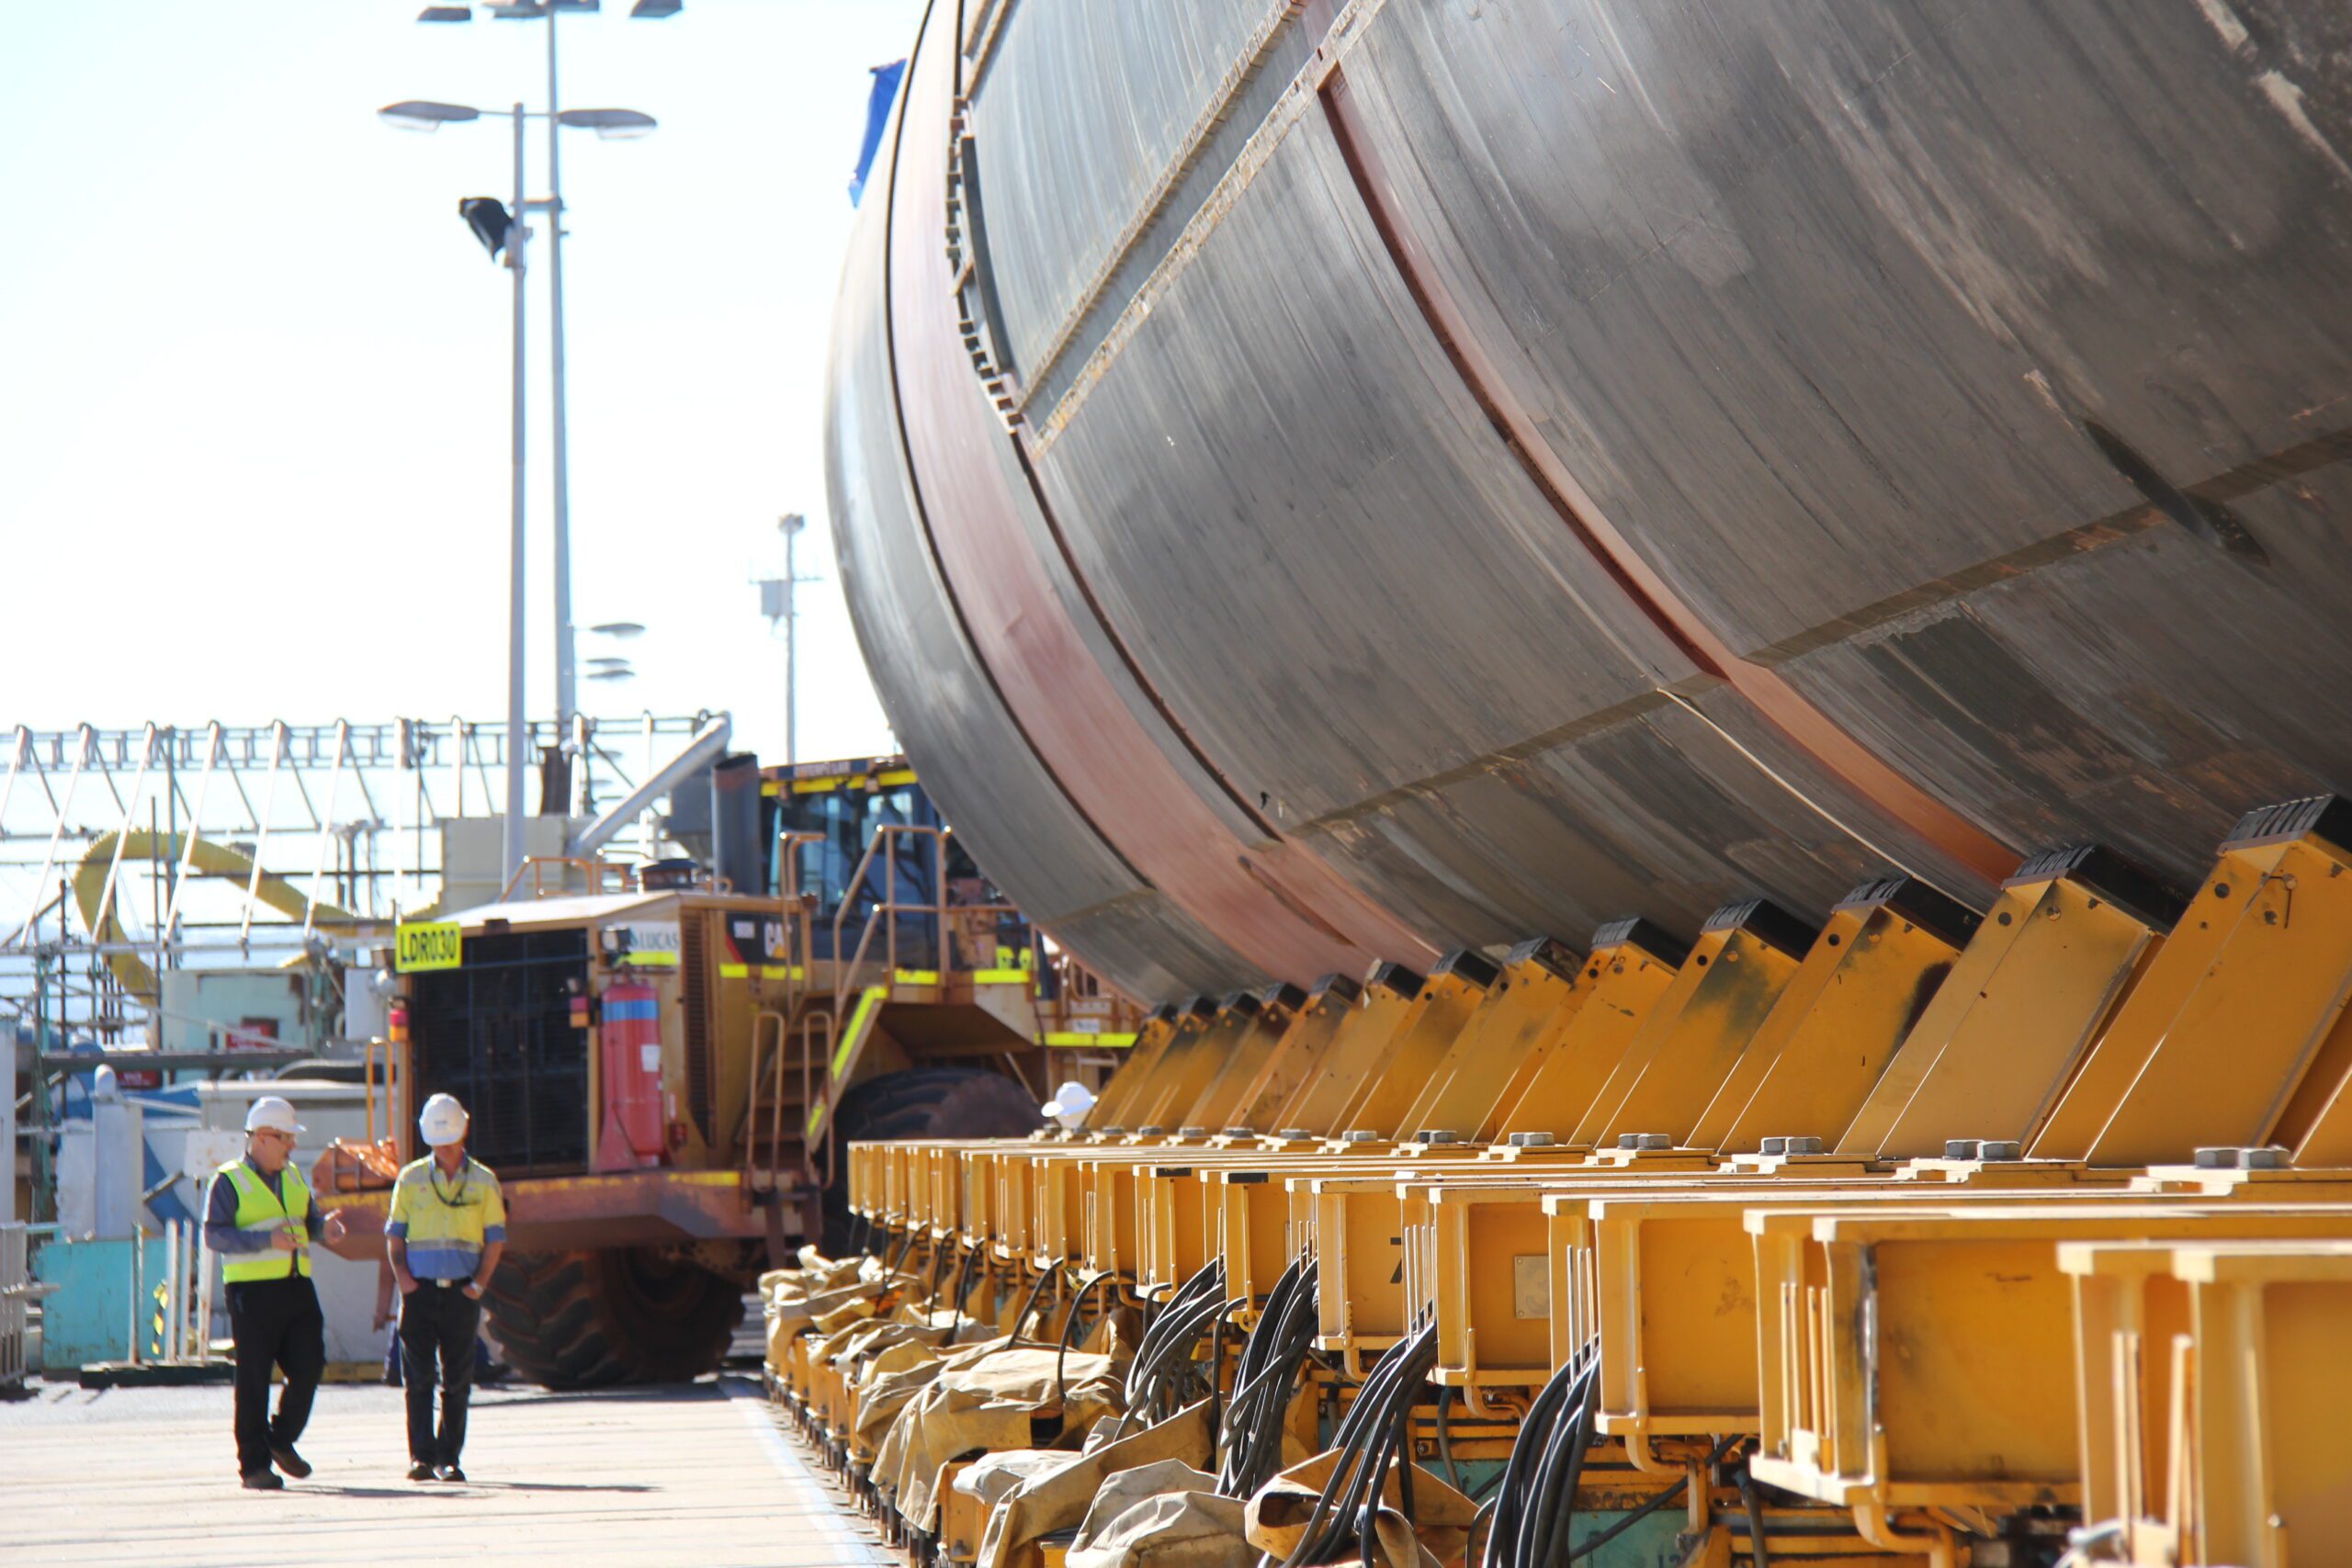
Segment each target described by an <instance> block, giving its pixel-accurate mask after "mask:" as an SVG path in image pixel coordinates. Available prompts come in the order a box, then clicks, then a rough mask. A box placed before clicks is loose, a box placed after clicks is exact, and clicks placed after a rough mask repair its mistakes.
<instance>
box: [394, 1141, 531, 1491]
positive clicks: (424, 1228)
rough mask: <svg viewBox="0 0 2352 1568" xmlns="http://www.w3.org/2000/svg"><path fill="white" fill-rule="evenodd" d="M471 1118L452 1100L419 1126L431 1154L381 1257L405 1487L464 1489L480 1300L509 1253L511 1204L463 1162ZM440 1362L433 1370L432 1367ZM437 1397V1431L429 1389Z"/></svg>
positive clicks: (407, 1188)
mask: <svg viewBox="0 0 2352 1568" xmlns="http://www.w3.org/2000/svg"><path fill="white" fill-rule="evenodd" d="M466 1122H467V1117H466V1109H465V1107H464V1106H462V1105H459V1104H458V1102H457V1100H455V1099H453V1098H451V1097H450V1096H448V1095H446V1094H436V1095H435V1096H434V1097H433V1098H432V1099H430V1100H426V1101H425V1102H424V1111H423V1112H422V1113H421V1114H420V1115H419V1116H418V1117H417V1119H416V1128H417V1131H418V1132H419V1133H420V1134H423V1135H424V1142H425V1144H426V1145H427V1146H428V1147H429V1148H431V1149H432V1151H433V1152H432V1153H431V1154H429V1155H427V1156H424V1158H423V1159H420V1160H412V1161H410V1162H409V1163H408V1164H407V1165H404V1166H402V1167H401V1175H400V1182H399V1184H398V1185H397V1186H395V1187H394V1188H393V1189H392V1212H391V1215H390V1218H389V1219H387V1220H386V1221H385V1222H384V1235H385V1236H386V1237H387V1238H388V1239H387V1240H386V1242H385V1244H384V1245H385V1250H386V1251H388V1252H389V1253H390V1255H391V1259H392V1275H393V1277H394V1278H395V1279H397V1280H399V1281H400V1287H401V1327H400V1340H401V1381H402V1382H405V1383H406V1384H407V1385H408V1456H409V1471H408V1478H409V1479H410V1480H411V1481H434V1480H440V1481H458V1482H462V1481H463V1480H465V1478H466V1472H464V1471H462V1470H460V1469H459V1468H458V1450H461V1449H463V1448H464V1447H465V1446H466V1399H467V1396H468V1394H469V1393H471V1392H472V1389H473V1382H474V1335H475V1334H476V1333H477V1332H478V1331H479V1330H480V1329H481V1294H482V1292H483V1291H484V1290H486V1289H487V1288H488V1287H489V1285H490V1277H491V1276H492V1274H494V1273H496V1272H497V1271H498V1258H499V1255H500V1254H501V1253H503V1252H504V1251H505V1250H506V1204H505V1201H504V1200H503V1198H501V1197H500V1196H499V1191H498V1178H497V1177H496V1176H494V1175H492V1174H491V1169H490V1168H489V1167H488V1166H486V1165H484V1164H482V1163H481V1161H480V1160H477V1159H473V1158H471V1157H469V1156H468V1155H467V1154H466ZM435 1362H438V1363H439V1365H438V1368H437V1370H436V1368H435ZM436 1382H437V1383H439V1384H440V1387H441V1428H440V1430H439V1431H438V1432H435V1430H434V1427H433V1388H434V1385H435V1383H436Z"/></svg>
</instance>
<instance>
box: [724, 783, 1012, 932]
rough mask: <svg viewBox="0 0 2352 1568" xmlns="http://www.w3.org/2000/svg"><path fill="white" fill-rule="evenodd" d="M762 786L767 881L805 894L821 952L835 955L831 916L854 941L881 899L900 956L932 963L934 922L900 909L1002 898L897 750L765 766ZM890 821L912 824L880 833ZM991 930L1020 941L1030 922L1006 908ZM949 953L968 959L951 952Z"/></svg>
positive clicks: (897, 824) (891, 825) (896, 824)
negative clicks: (1004, 918)
mask: <svg viewBox="0 0 2352 1568" xmlns="http://www.w3.org/2000/svg"><path fill="white" fill-rule="evenodd" d="M760 793H761V797H762V798H761V806H762V811H763V824H764V827H765V829H766V833H767V839H768V842H769V844H770V845H771V846H772V849H771V852H770V861H769V866H768V882H769V886H772V887H775V888H779V889H784V888H792V889H797V892H798V893H799V894H800V895H801V896H802V897H805V898H807V899H808V900H809V906H810V912H811V915H812V920H811V925H810V930H809V942H810V948H811V951H812V953H813V955H814V956H815V957H816V958H818V959H820V960H823V959H830V958H833V957H835V956H836V954H835V953H834V941H835V937H834V931H835V923H836V919H837V918H838V919H839V926H840V945H841V946H842V948H843V949H845V950H854V948H855V946H856V944H857V941H858V938H859V936H860V934H861V932H862V931H864V930H865V924H866V921H867V919H868V918H869V916H870V915H871V914H872V912H873V910H874V909H875V908H876V906H878V905H881V904H884V903H888V904H893V905H896V906H898V908H899V911H901V912H899V913H896V914H894V915H891V916H889V917H887V918H888V919H891V920H892V921H893V922H894V923H895V924H896V926H897V928H898V952H899V956H900V962H901V964H914V965H917V966H921V967H926V968H932V967H937V966H938V965H939V964H940V962H941V954H939V953H938V952H937V951H936V950H937V946H938V940H939V939H938V935H937V931H936V926H937V922H936V921H934V920H932V919H928V918H926V917H923V916H921V915H917V914H914V913H911V912H907V911H912V910H915V909H928V908H935V907H937V906H939V905H942V904H946V905H950V906H955V905H964V906H977V905H988V904H996V903H1001V902H1002V897H1001V895H1000V894H999V893H998V892H997V890H996V889H995V887H994V886H991V885H989V882H988V880H987V879H986V878H985V877H984V876H982V875H981V874H980V871H979V868H978V866H976V865H974V864H973V863H972V858H971V856H970V855H968V854H967V853H966V852H964V849H963V846H962V845H961V844H960V843H959V842H958V841H957V840H956V838H955V836H954V835H952V834H947V835H945V836H944V839H943V838H942V837H941V836H940V835H941V830H942V829H944V827H945V825H946V824H945V821H944V818H942V817H941V816H940V812H939V807H937V806H935V805H934V804H933V802H932V798H931V796H930V795H928V794H927V793H925V792H924V790H923V787H922V784H921V783H920V782H919V781H918V780H917V779H916V777H915V772H914V769H913V768H912V767H910V766H909V765H908V763H907V760H906V759H905V758H903V757H866V758H858V759H854V760H851V761H834V762H802V763H798V764H797V765H793V766H788V767H778V768H771V769H769V770H767V771H766V773H765V775H764V777H763V780H762V784H761V790H760ZM888 829H917V830H919V831H917V832H914V833H891V834H889V835H888V840H887V841H886V840H885V834H886V831H887V830H888ZM943 843H944V856H943V853H942V849H941V846H942V844H943ZM943 859H944V864H943V863H942V861H943ZM943 882H944V887H943ZM943 895H944V896H943ZM1012 926H1017V927H1018V928H1019V929H1018V930H1017V931H1016V930H1012V929H1010V927H1012ZM997 939H998V941H999V942H1000V943H1001V944H1002V945H1004V946H1006V947H1008V948H1010V947H1013V946H1020V945H1025V944H1026V942H1027V941H1028V928H1027V926H1026V924H1025V923H1024V922H1021V921H1020V920H1019V919H1018V917H1012V919H1011V920H1010V921H1009V922H1008V929H1007V930H1004V931H1000V932H998V933H997ZM949 962H950V963H951V964H961V965H967V966H968V964H969V963H970V960H969V958H968V957H967V955H963V954H957V955H954V956H953V957H952V958H950V960H949Z"/></svg>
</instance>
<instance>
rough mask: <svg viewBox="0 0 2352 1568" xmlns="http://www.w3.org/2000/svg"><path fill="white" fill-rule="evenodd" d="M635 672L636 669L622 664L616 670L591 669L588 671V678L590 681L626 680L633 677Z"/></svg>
mask: <svg viewBox="0 0 2352 1568" xmlns="http://www.w3.org/2000/svg"><path fill="white" fill-rule="evenodd" d="M636 674H637V671H634V670H631V669H629V668H628V666H626V665H624V666H622V667H621V668H620V669H617V670H591V671H588V679H590V680H591V681H627V680H630V679H633V678H634V677H635V676H636Z"/></svg>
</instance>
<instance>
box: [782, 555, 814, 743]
mask: <svg viewBox="0 0 2352 1568" xmlns="http://www.w3.org/2000/svg"><path fill="white" fill-rule="evenodd" d="M808 525H809V520H808V519H807V518H806V517H803V516H801V515H800V513H797V512H787V513H785V514H784V515H783V516H782V517H779V518H778V519H776V527H777V529H778V530H779V531H780V532H781V533H782V534H783V535H784V761H785V766H786V767H790V766H791V765H792V764H793V763H795V762H797V761H800V722H799V721H800V713H799V701H800V665H799V662H798V661H797V660H796V659H795V657H794V655H795V653H796V651H797V650H796V649H795V648H794V646H793V639H792V634H793V626H792V623H793V621H794V619H795V615H794V610H795V605H794V604H793V599H794V594H795V590H797V588H798V587H799V585H800V573H799V571H798V570H797V568H796V567H795V565H794V563H793V558H792V547H793V543H794V541H796V540H797V539H798V538H799V537H800V530H801V529H803V528H805V527H807V526H808Z"/></svg>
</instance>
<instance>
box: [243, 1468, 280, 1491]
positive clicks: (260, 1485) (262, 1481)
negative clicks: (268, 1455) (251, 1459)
mask: <svg viewBox="0 0 2352 1568" xmlns="http://www.w3.org/2000/svg"><path fill="white" fill-rule="evenodd" d="M244 1487H245V1490H246V1491H248V1492H283V1491H285V1490H286V1483H284V1482H283V1481H280V1480H279V1479H278V1478H277V1472H274V1471H267V1470H256V1471H254V1472H251V1473H250V1474H248V1475H246V1476H245V1477H244Z"/></svg>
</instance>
